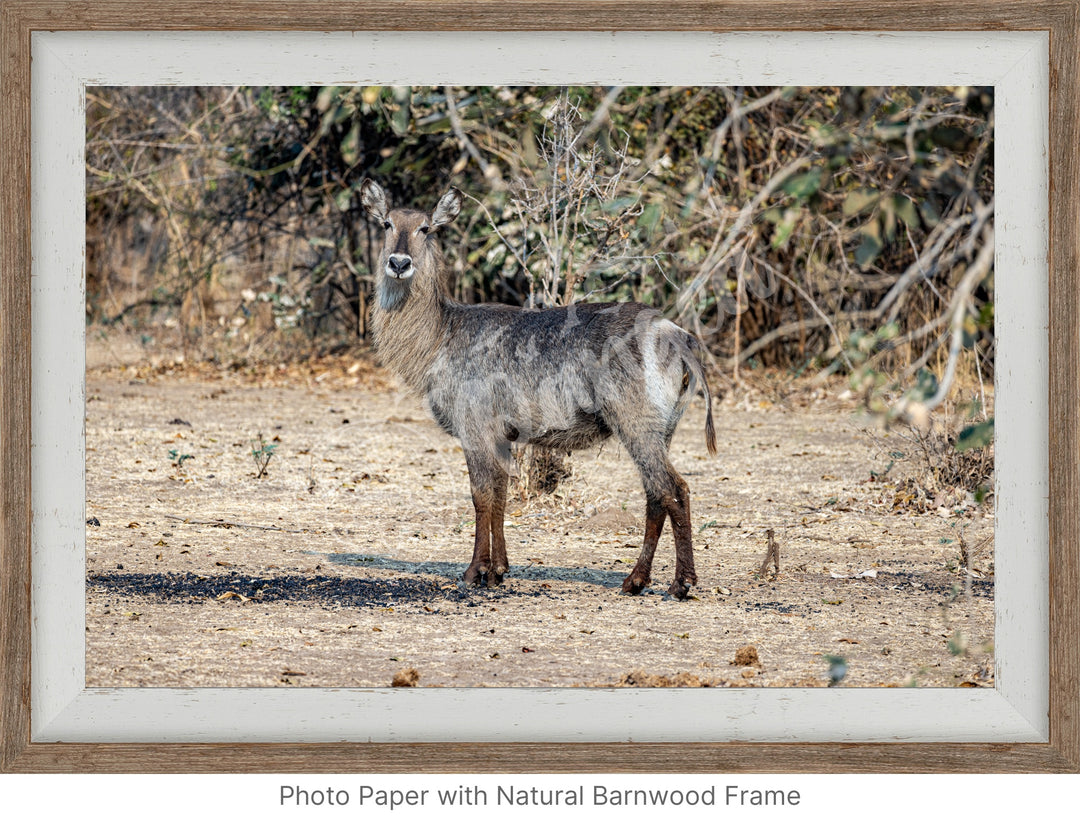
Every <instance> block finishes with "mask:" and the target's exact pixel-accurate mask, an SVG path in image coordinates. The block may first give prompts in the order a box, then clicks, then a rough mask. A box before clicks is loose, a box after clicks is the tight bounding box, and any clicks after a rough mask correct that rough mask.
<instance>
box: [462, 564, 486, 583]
mask: <svg viewBox="0 0 1080 828" xmlns="http://www.w3.org/2000/svg"><path fill="white" fill-rule="evenodd" d="M461 579H462V580H463V581H465V585H466V586H473V587H478V586H483V583H484V573H483V572H482V571H480V569H479V568H477V569H473V568H472V567H471V566H470V567H469V568H468V569H466V570H465V574H464V575H462V576H461Z"/></svg>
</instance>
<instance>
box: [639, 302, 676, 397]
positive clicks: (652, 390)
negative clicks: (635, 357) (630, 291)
mask: <svg viewBox="0 0 1080 828" xmlns="http://www.w3.org/2000/svg"><path fill="white" fill-rule="evenodd" d="M668 331H670V332H671V333H672V334H674V335H678V333H679V327H678V325H676V324H675V323H674V322H671V321H670V320H667V319H661V320H659V321H657V322H656V323H655V324H652V325H650V326H649V329H648V330H647V331H646V332H645V341H644V342H642V343H641V356H642V359H643V360H644V367H645V392H646V393H647V394H648V395H649V401H650V402H651V403H652V404H653V405H655V406H656V407H657V409H658V410H659V411H660V412H662V413H668V412H670V411H672V410H673V409H674V408H675V406H676V404H677V403H678V401H679V390H680V384H681V379H682V372H681V370H680V371H674V372H673V371H672V370H671V366H670V364H668V363H666V362H665V361H664V360H666V359H671V357H672V356H674V355H675V354H677V353H678V352H677V351H672V350H667V349H661V347H660V343H661V341H662V340H663V337H662V334H663V333H666V332H668ZM661 350H664V351H665V352H664V353H661Z"/></svg>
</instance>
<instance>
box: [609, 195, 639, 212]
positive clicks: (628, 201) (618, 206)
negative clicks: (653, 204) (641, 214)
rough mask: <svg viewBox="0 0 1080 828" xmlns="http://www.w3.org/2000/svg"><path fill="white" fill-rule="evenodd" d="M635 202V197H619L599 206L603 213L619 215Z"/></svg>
mask: <svg viewBox="0 0 1080 828" xmlns="http://www.w3.org/2000/svg"><path fill="white" fill-rule="evenodd" d="M636 202H637V197H636V196H621V197H619V198H616V199H613V200H611V201H605V202H604V203H603V204H601V205H600V209H601V210H603V211H604V212H605V213H621V212H622V211H623V210H625V209H626V208H627V207H633V206H634V204H635V203H636Z"/></svg>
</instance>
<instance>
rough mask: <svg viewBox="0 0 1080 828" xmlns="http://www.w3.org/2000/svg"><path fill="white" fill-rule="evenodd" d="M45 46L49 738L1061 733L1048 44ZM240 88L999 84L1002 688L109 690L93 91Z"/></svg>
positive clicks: (311, 38)
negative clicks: (89, 661)
mask: <svg viewBox="0 0 1080 828" xmlns="http://www.w3.org/2000/svg"><path fill="white" fill-rule="evenodd" d="M32 55H33V67H32V89H33V108H32V135H33V152H32V156H33V157H32V170H31V173H32V217H33V228H32V230H33V232H32V254H33V255H32V302H33V308H32V314H33V317H32V318H33V335H32V342H31V346H32V349H33V354H32V370H33V380H32V383H33V385H32V417H33V423H32V439H33V448H32V456H31V461H32V495H31V500H32V508H33V516H34V523H33V570H32V573H33V593H32V601H33V613H34V618H33V631H32V636H33V651H32V696H31V704H32V715H31V724H32V738H33V740H34V741H37V742H53V741H77V742H83V741H88V742H121V741H122V742H157V741H161V742H170V741H171V742H185V741H187V742H191V741H217V742H266V741H274V742H278V741H285V742H316V741H318V742H324V741H375V742H382V741H389V742H393V741H421V742H423V741H431V742H438V741H613V742H617V741H627V740H633V741H638V742H643V741H693V742H697V741H729V740H731V741H778V742H788V741H884V742H920V741H928V742H929V741H1001V742H1019V741H1024V742H1045V741H1046V740H1047V738H1048V737H1047V733H1048V689H1047V688H1048V677H1047V673H1048V663H1049V658H1048V650H1049V646H1048V640H1049V622H1048V616H1049V611H1048V590H1049V576H1048V559H1049V556H1048V545H1049V541H1048V513H1047V509H1048V408H1047V400H1048V396H1049V390H1048V389H1049V380H1048V364H1049V361H1048V344H1047V325H1048V319H1049V311H1048V304H1049V303H1048V269H1047V246H1048V201H1047V193H1048V172H1047V170H1048V163H1047V148H1048V98H1049V92H1048V90H1049V73H1048V58H1049V38H1048V35H1047V33H1046V32H994V33H976V32H970V33H965V32H961V33H956V32H952V33H929V34H923V33H919V34H915V33H877V34H874V33H869V34H868V33H833V34H812V33H794V32H786V33H739V34H718V33H630V32H623V33H611V32H608V33H542V34H536V33H505V32H500V33H441V32H436V33H370V32H358V33H341V32H338V33H301V32H286V33H257V32H240V33H203V32H198V33H178V34H177V33H162V32H135V33H115V32H67V33H64V32H59V33H57V32H37V33H35V34H34V35H33V39H32ZM402 56H407V58H406V59H403V57H402ZM239 83H243V84H254V85H264V84H325V83H333V84H366V83H371V84H403V85H404V84H444V83H451V84H500V83H530V84H531V83H543V84H564V83H576V84H580V83H598V84H609V83H626V84H643V83H647V84H657V85H674V84H747V85H752V84H757V85H778V84H785V85H786V84H792V85H822V84H829V85H832V84H835V85H847V84H927V85H938V84H961V85H967V84H970V85H976V84H978V85H993V86H994V87H995V88H996V129H997V136H996V157H997V159H998V163H997V164H996V166H995V179H996V185H995V186H996V206H997V215H996V238H997V250H996V253H995V261H996V275H997V278H996V291H997V295H996V307H997V309H998V314H997V337H998V345H997V377H996V391H997V395H996V423H997V444H996V448H995V453H996V466H997V481H998V482H997V495H996V500H997V527H996V534H995V537H996V551H995V554H996V564H995V565H996V573H997V587H996V632H995V641H996V650H995V659H996V682H997V684H996V687H995V688H993V689H987V688H976V689H865V688H837V689H780V688H767V689H702V690H693V689H679V690H659V689H641V690H633V689H619V690H610V689H525V688H521V689H489V688H475V689H452V688H429V689H424V688H417V689H411V690H408V691H405V692H402V691H394V690H391V689H389V688H387V689H313V688H283V689H276V688H248V689H192V690H187V689H131V688H117V689H100V688H94V689H87V688H86V686H85V672H86V671H85V634H84V624H85V617H84V612H85V609H84V607H85V605H84V590H85V544H86V532H85V502H86V500H85V468H86V466H85V428H84V417H85V324H84V308H85V304H84V290H85V285H84V271H83V252H84V234H85V233H84V231H85V208H84V203H85V202H84V194H85V172H84V165H83V141H84V133H85V112H84V102H85V87H86V86H87V85H100V84H113V85H134V84H192V85H214V84H224V85H231V84H239ZM1075 218H1076V217H1075V216H1062V217H1060V220H1069V221H1071V220H1075ZM477 711H498V713H496V714H495V715H494V716H492V717H490V718H489V717H487V716H483V715H478V713H477Z"/></svg>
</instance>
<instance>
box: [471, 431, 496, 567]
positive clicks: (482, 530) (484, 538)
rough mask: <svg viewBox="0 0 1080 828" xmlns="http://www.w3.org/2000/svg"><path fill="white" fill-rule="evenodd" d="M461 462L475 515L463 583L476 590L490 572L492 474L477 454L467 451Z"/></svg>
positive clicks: (491, 466)
mask: <svg viewBox="0 0 1080 828" xmlns="http://www.w3.org/2000/svg"><path fill="white" fill-rule="evenodd" d="M465 462H466V463H467V464H468V466H469V484H470V486H471V488H472V502H473V510H474V512H475V513H476V536H475V538H474V540H473V556H472V562H471V563H470V564H469V568H468V569H466V570H465V575H464V576H463V577H464V579H465V583H466V584H468V585H469V586H480V585H481V584H483V583H484V580H485V578H489V579H490V575H489V572H490V570H491V517H492V514H491V513H492V506H493V504H494V501H495V482H496V474H495V471H494V466H493V464H492V463H491V462H486V458H485V457H484V455H483V453H481V452H472V451H467V452H466V453H465Z"/></svg>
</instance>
